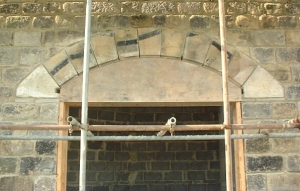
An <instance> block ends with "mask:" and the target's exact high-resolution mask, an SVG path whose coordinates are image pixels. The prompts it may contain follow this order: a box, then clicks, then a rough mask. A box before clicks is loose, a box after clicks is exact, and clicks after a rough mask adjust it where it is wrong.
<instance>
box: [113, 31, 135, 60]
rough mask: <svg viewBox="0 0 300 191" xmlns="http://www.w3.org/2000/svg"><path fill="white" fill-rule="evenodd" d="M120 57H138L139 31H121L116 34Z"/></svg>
mask: <svg viewBox="0 0 300 191" xmlns="http://www.w3.org/2000/svg"><path fill="white" fill-rule="evenodd" d="M115 39H116V43H117V50H118V54H119V57H138V56H139V46H138V40H137V30H135V29H131V30H120V31H117V32H116V33H115Z"/></svg>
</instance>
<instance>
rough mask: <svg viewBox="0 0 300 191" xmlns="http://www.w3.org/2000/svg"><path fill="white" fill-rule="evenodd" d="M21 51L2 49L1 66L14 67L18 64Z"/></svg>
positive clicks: (9, 48)
mask: <svg viewBox="0 0 300 191" xmlns="http://www.w3.org/2000/svg"><path fill="white" fill-rule="evenodd" d="M18 54H19V50H17V49H15V48H11V47H3V48H0V55H1V57H0V65H1V66H12V65H16V64H17V63H18V57H17V56H16V55H18Z"/></svg>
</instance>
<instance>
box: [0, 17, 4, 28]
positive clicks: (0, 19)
mask: <svg viewBox="0 0 300 191" xmlns="http://www.w3.org/2000/svg"><path fill="white" fill-rule="evenodd" d="M4 26H5V18H4V17H3V16H0V29H1V28H4Z"/></svg>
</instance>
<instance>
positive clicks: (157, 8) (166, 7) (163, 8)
mask: <svg viewBox="0 0 300 191" xmlns="http://www.w3.org/2000/svg"><path fill="white" fill-rule="evenodd" d="M142 13H146V14H147V13H156V14H157V13H159V14H161V13H164V14H166V13H169V14H174V13H176V6H175V3H173V2H164V1H151V2H145V3H142Z"/></svg>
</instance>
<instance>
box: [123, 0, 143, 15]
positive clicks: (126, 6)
mask: <svg viewBox="0 0 300 191" xmlns="http://www.w3.org/2000/svg"><path fill="white" fill-rule="evenodd" d="M139 7H140V2H138V1H125V2H122V4H121V12H122V13H138V12H139Z"/></svg>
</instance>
